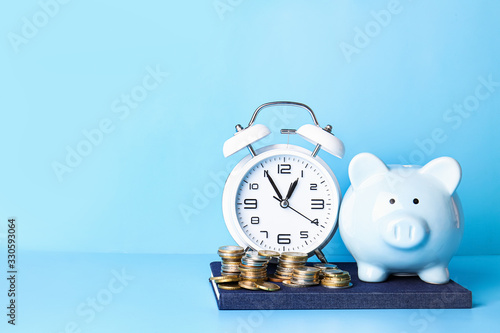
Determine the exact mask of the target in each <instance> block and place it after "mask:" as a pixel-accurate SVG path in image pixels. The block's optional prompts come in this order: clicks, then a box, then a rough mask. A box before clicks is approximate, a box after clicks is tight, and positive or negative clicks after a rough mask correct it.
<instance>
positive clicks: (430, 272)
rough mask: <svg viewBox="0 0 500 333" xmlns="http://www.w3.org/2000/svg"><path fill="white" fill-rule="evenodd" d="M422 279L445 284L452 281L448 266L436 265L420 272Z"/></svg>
mask: <svg viewBox="0 0 500 333" xmlns="http://www.w3.org/2000/svg"><path fill="white" fill-rule="evenodd" d="M418 276H419V277H420V279H422V280H423V281H425V282H427V283H433V284H443V283H447V282H448V281H450V272H449V271H448V267H447V266H434V267H431V268H427V269H425V270H423V271H420V272H419V273H418Z"/></svg>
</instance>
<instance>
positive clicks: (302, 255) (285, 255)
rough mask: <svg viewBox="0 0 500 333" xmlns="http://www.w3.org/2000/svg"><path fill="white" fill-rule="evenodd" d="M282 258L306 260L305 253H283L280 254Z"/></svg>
mask: <svg viewBox="0 0 500 333" xmlns="http://www.w3.org/2000/svg"><path fill="white" fill-rule="evenodd" d="M281 257H282V258H288V259H296V260H297V259H299V260H300V259H306V260H307V253H302V252H283V253H282V254H281Z"/></svg>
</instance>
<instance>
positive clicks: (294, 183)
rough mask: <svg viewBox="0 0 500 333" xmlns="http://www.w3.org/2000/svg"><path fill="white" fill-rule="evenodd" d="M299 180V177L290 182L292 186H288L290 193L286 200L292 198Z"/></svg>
mask: <svg viewBox="0 0 500 333" xmlns="http://www.w3.org/2000/svg"><path fill="white" fill-rule="evenodd" d="M298 182H299V179H298V178H297V180H295V181H294V182H293V183H291V184H290V187H289V188H288V193H287V194H286V197H285V200H288V199H290V197H291V196H292V193H293V191H295V188H296V187H297V183H298Z"/></svg>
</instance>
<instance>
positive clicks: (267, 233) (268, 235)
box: [260, 230, 269, 238]
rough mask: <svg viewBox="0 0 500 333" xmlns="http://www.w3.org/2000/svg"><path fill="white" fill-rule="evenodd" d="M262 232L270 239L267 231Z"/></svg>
mask: <svg viewBox="0 0 500 333" xmlns="http://www.w3.org/2000/svg"><path fill="white" fill-rule="evenodd" d="M260 232H263V233H265V234H266V238H269V233H268V232H267V231H266V230H261V231H260Z"/></svg>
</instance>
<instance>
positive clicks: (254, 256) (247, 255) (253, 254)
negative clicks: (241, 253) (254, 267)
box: [245, 251, 269, 261]
mask: <svg viewBox="0 0 500 333" xmlns="http://www.w3.org/2000/svg"><path fill="white" fill-rule="evenodd" d="M245 258H248V259H253V260H264V261H267V260H268V259H269V258H267V257H264V256H261V255H259V252H257V251H248V252H247V253H245Z"/></svg>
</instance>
